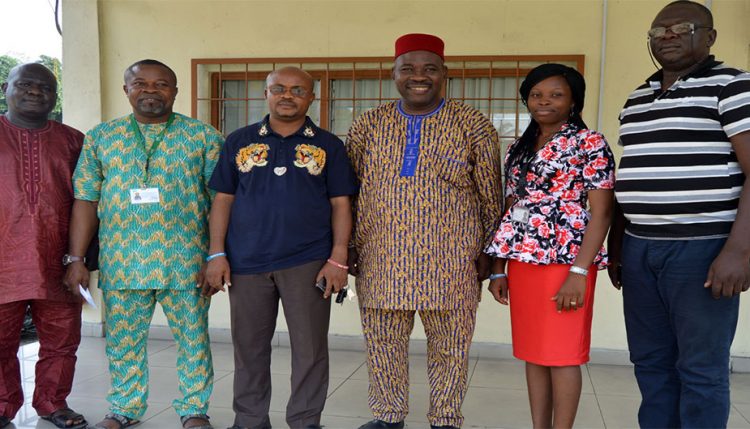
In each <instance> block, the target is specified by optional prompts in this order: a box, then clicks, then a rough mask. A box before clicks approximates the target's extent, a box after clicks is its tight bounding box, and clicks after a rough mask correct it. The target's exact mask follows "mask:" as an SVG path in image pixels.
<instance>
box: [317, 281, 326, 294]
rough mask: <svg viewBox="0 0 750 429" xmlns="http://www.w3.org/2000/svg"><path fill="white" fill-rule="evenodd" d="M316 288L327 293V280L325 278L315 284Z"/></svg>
mask: <svg viewBox="0 0 750 429" xmlns="http://www.w3.org/2000/svg"><path fill="white" fill-rule="evenodd" d="M315 287H316V288H318V289H320V291H321V292H323V293H325V291H326V278H325V277H323V278H322V279H320V280H318V282H317V283H315Z"/></svg>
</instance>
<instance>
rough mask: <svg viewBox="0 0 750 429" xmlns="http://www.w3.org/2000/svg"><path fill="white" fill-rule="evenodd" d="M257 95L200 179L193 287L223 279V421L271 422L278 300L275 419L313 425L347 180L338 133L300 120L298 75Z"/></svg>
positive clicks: (340, 282) (348, 221)
mask: <svg viewBox="0 0 750 429" xmlns="http://www.w3.org/2000/svg"><path fill="white" fill-rule="evenodd" d="M265 96H266V100H268V107H269V111H270V114H269V115H268V116H266V117H265V118H264V119H263V120H262V121H261V122H259V123H256V124H253V125H250V126H248V127H245V128H241V129H239V130H237V131H235V132H233V133H232V134H230V135H229V137H228V138H227V141H226V144H225V145H224V148H223V150H222V152H221V156H220V158H219V162H218V164H217V166H216V170H215V171H214V173H213V176H212V178H211V181H210V183H209V186H210V187H211V188H212V189H214V190H216V191H217V194H216V198H215V200H214V202H213V206H212V208H211V215H210V218H209V229H210V234H211V244H210V247H209V256H208V258H207V259H208V268H207V271H206V280H205V283H206V284H205V285H204V290H205V291H206V293H208V294H210V293H213V292H216V291H217V290H224V287H225V286H231V287H230V288H229V302H230V311H231V321H232V339H233V343H234V349H235V353H234V359H235V372H234V403H233V407H234V411H235V421H234V426H233V427H234V428H270V427H271V424H270V421H269V417H268V410H269V406H270V401H271V368H270V365H271V339H272V337H273V335H274V329H275V324H276V315H277V313H278V303H279V299H281V303H282V305H283V306H284V315H285V317H286V322H287V325H288V328H289V339H290V342H291V347H292V376H291V383H292V389H291V390H292V392H291V396H290V398H289V402H288V404H287V413H286V421H287V423H288V424H289V426H290V427H291V428H319V427H320V414H321V413H322V411H323V406H324V405H325V399H326V393H327V390H328V342H327V337H328V321H329V316H330V309H331V303H330V299H328V298H329V297H330V296H331V294H332V293H333V292H339V291H340V290H341V289H342V288H343V287H344V286H345V285H346V281H347V268H348V267H346V266H345V265H344V264H345V263H346V257H347V244H348V242H349V237H350V234H351V228H352V215H351V203H350V200H349V197H350V195H352V194H354V193H355V192H356V183H355V178H354V174H353V172H352V169H351V166H350V164H349V160H348V158H347V155H346V151H345V149H344V145H343V143H342V142H341V140H340V139H339V138H338V137H336V136H334V135H333V134H331V133H329V132H327V131H324V130H322V129H320V128H318V127H317V126H316V125H315V124H314V123H313V122H312V121H311V120H310V118H308V117H307V116H306V115H307V109H308V108H309V107H310V104H311V103H312V102H313V100H314V98H315V95H314V94H313V80H312V78H311V77H310V75H309V74H307V73H306V72H304V71H302V70H300V69H298V68H296V67H286V68H282V69H279V70H276V71H274V72H272V73H271V74H269V75H268V78H267V79H266V90H265ZM230 267H231V273H230ZM323 279H324V280H325V286H323V287H322V288H323V290H321V289H319V288H318V287H316V285H320V284H321V281H322V280H323Z"/></svg>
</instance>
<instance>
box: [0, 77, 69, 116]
mask: <svg viewBox="0 0 750 429" xmlns="http://www.w3.org/2000/svg"><path fill="white" fill-rule="evenodd" d="M1 88H2V90H3V93H5V99H6V101H7V103H8V113H6V117H7V118H8V120H10V121H11V122H12V123H13V124H15V125H17V126H19V127H22V128H40V127H42V126H44V125H45V124H46V123H47V116H48V115H49V114H50V112H52V109H54V108H55V103H57V79H56V78H55V75H54V74H53V73H52V72H51V71H50V70H49V69H48V68H47V67H45V66H43V65H41V64H38V63H28V64H21V65H18V66H16V67H13V68H12V69H11V70H10V72H9V73H8V79H7V81H6V82H5V83H3V84H2V86H1Z"/></svg>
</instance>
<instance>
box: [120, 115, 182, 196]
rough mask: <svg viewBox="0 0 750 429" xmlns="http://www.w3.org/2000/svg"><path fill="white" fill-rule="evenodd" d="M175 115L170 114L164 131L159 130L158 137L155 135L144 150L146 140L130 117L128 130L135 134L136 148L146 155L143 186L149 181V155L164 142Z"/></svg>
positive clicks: (133, 118) (133, 117)
mask: <svg viewBox="0 0 750 429" xmlns="http://www.w3.org/2000/svg"><path fill="white" fill-rule="evenodd" d="M174 118H175V114H174V113H172V114H171V115H169V119H167V124H166V126H164V129H163V130H161V132H160V133H159V135H157V136H156V137H155V138H154V140H153V141H152V142H151V147H149V148H146V138H145V137H143V133H142V132H141V127H139V126H138V122H137V121H136V120H135V115H130V128H131V130H132V131H133V134H135V138H136V140H137V141H138V146H139V147H140V148H141V149H142V150H143V152H144V153H145V154H146V166H145V168H144V174H143V176H144V185H146V184H148V179H149V172H148V167H149V164H150V162H151V155H153V154H154V152H156V149H157V148H158V147H159V144H161V141H162V140H164V136H165V135H166V134H167V131H169V126H170V125H172V122H174Z"/></svg>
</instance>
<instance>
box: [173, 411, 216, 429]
mask: <svg viewBox="0 0 750 429" xmlns="http://www.w3.org/2000/svg"><path fill="white" fill-rule="evenodd" d="M195 419H198V420H205V422H206V423H205V424H202V425H198V426H190V428H189V429H214V427H213V426H212V425H211V423H209V422H208V419H210V417H208V416H207V415H206V414H188V415H186V416H180V423H182V427H183V428H185V423H187V422H188V421H190V420H195Z"/></svg>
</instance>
